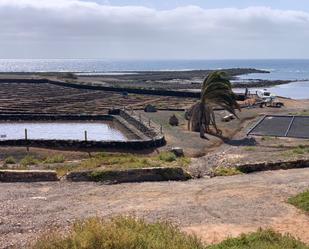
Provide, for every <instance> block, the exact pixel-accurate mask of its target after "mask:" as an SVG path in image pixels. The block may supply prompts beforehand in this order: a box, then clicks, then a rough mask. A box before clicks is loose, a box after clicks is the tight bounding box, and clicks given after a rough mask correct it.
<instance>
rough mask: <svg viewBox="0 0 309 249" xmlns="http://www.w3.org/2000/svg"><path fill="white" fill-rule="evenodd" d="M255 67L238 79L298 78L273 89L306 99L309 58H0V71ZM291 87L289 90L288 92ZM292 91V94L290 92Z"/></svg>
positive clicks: (307, 93)
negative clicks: (254, 69) (258, 72)
mask: <svg viewBox="0 0 309 249" xmlns="http://www.w3.org/2000/svg"><path fill="white" fill-rule="evenodd" d="M224 68H256V69H264V70H267V71H270V73H269V74H248V75H242V76H241V77H240V79H244V80H248V79H263V80H298V81H302V82H301V83H298V82H297V83H291V84H287V85H282V86H276V87H273V88H269V89H273V90H274V92H278V93H279V94H280V95H282V94H283V95H284V96H286V97H291V98H302V99H303V98H305V99H309V60H103V59H102V60H95V59H0V72H68V71H69V72H76V73H77V72H78V73H93V74H100V73H102V74H103V73H105V74H106V73H121V72H130V71H158V70H165V71H168V70H200V69H224ZM290 89H292V91H289V90H290ZM292 92H293V93H292Z"/></svg>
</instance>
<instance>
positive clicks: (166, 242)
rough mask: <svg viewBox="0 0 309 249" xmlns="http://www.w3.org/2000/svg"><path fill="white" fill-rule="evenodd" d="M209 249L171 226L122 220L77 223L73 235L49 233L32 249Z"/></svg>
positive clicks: (95, 220) (193, 237)
mask: <svg viewBox="0 0 309 249" xmlns="http://www.w3.org/2000/svg"><path fill="white" fill-rule="evenodd" d="M150 248H151V249H205V247H204V246H203V244H202V243H201V241H200V240H198V239H197V238H196V237H195V236H192V235H187V234H184V233H183V232H181V231H180V230H179V229H178V228H177V227H174V226H173V225H170V224H168V223H159V222H157V223H153V224H148V223H146V222H145V221H143V220H136V219H133V218H124V217H118V218H114V219H112V220H102V219H99V218H92V219H88V220H86V221H82V222H77V223H75V224H74V226H73V227H72V230H71V232H70V233H69V234H67V235H65V236H64V235H63V233H61V232H54V233H52V234H46V235H45V236H43V237H41V238H40V239H39V240H38V242H36V244H35V245H34V246H33V247H32V249H150Z"/></svg>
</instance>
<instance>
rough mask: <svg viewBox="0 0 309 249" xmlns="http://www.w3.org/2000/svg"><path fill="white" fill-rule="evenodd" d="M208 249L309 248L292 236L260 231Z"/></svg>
mask: <svg viewBox="0 0 309 249" xmlns="http://www.w3.org/2000/svg"><path fill="white" fill-rule="evenodd" d="M206 248H207V249H309V247H308V246H306V245H305V244H303V243H302V242H300V241H298V240H296V239H295V238H293V237H292V236H290V235H281V234H279V233H276V232H274V231H272V230H259V231H258V232H256V233H251V234H248V235H244V234H243V235H241V236H240V237H238V238H234V239H227V240H225V241H223V242H222V243H220V244H218V245H213V246H209V247H206Z"/></svg>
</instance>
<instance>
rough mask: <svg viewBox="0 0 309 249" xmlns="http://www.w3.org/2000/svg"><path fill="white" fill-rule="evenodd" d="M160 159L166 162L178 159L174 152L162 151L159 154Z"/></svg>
mask: <svg viewBox="0 0 309 249" xmlns="http://www.w3.org/2000/svg"><path fill="white" fill-rule="evenodd" d="M159 159H160V160H161V161H164V162H168V163H170V162H174V161H176V160H177V157H176V155H175V154H174V153H172V152H161V153H160V155H159Z"/></svg>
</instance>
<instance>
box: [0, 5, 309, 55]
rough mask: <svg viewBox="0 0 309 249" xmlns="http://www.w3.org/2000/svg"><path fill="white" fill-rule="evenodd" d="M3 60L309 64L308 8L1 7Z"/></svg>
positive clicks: (260, 6)
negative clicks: (293, 60)
mask: <svg viewBox="0 0 309 249" xmlns="http://www.w3.org/2000/svg"><path fill="white" fill-rule="evenodd" d="M0 30H1V32H0V48H1V49H0V58H100V59H267V58H278V59H280V58H308V59H309V49H308V41H309V0H269V1H266V0H260V1H257V0H252V1H244V0H238V1H236V0H216V1H207V0H204V1H202V0H191V1H184V0H178V1H176V0H171V1H163V0H156V1H154V0H130V1H128V0H87V1H86V0H0Z"/></svg>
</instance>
